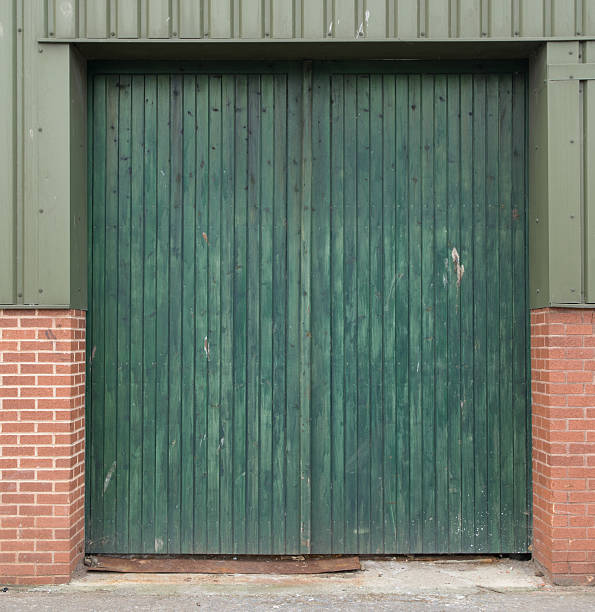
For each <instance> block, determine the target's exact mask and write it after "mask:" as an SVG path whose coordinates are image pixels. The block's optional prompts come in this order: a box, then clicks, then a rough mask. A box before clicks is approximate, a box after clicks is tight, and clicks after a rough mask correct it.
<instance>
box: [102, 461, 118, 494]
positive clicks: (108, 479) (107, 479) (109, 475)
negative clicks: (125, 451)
mask: <svg viewBox="0 0 595 612" xmlns="http://www.w3.org/2000/svg"><path fill="white" fill-rule="evenodd" d="M115 471H116V462H115V461H114V462H113V463H112V467H111V468H110V469H109V472H108V473H107V476H106V477H105V480H104V481H103V493H104V494H105V492H106V491H107V488H108V487H109V483H110V482H111V481H112V476H113V475H114V472H115Z"/></svg>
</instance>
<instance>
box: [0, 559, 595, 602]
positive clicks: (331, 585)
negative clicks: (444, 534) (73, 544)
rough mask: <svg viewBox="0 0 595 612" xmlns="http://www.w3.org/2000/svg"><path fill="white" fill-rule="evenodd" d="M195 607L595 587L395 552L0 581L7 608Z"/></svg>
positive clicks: (553, 594)
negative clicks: (246, 567) (314, 564)
mask: <svg viewBox="0 0 595 612" xmlns="http://www.w3.org/2000/svg"><path fill="white" fill-rule="evenodd" d="M0 581H1V578H0ZM199 609H202V610H214V611H219V610H226V611H227V610H238V611H239V610H242V611H244V610H250V611H251V612H252V611H256V610H292V611H293V610H333V611H338V610H413V611H416V610H506V611H508V610H523V611H525V612H527V611H529V610H539V611H542V610H544V611H545V610H560V611H564V612H571V611H574V610H580V611H581V612H585V611H587V610H594V611H595V588H592V587H591V588H589V587H586V588H578V587H576V588H570V587H566V588H564V587H553V586H550V585H548V584H547V583H546V582H545V581H544V579H543V577H541V576H539V575H536V570H535V566H534V565H533V564H532V563H531V562H526V561H525V562H523V561H513V560H511V559H491V561H490V560H485V559H484V560H476V561H463V560H434V561H416V560H413V561H411V560H410V561H407V560H404V559H395V560H386V561H385V560H382V561H377V560H374V561H363V562H362V571H360V572H353V573H342V574H325V575H316V576H262V575H260V576H258V575H256V576H247V575H220V576H215V575H197V574H193V575H190V574H108V573H98V572H88V573H86V574H83V575H81V576H80V577H78V578H77V579H76V580H74V581H73V582H72V583H71V584H69V585H64V586H56V587H35V588H26V587H8V590H7V591H5V592H4V591H3V590H2V589H0V610H2V611H6V612H8V611H13V610H15V611H16V610H18V611H19V612H21V611H27V610H36V611H37V610H39V611H45V610H51V611H54V610H57V611H59V612H70V611H75V610H76V611H77V612H81V611H82V610H84V611H85V612H86V611H87V610H89V611H91V610H97V611H109V612H119V611H120V610H176V611H178V610H194V611H196V610H199Z"/></svg>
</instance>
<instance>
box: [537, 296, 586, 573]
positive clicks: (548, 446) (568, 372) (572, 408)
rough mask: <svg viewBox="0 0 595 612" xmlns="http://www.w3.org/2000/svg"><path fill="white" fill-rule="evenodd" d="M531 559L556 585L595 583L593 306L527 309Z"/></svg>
mask: <svg viewBox="0 0 595 612" xmlns="http://www.w3.org/2000/svg"><path fill="white" fill-rule="evenodd" d="M531 376H532V395H533V528H534V544H533V556H534V559H535V561H537V563H539V564H540V565H541V566H542V568H543V569H544V570H545V572H546V574H547V575H548V576H549V577H550V578H551V579H552V580H553V581H554V582H556V583H557V584H591V583H595V310H591V309H590V310H579V309H566V308H545V309H542V310H534V311H533V312H532V313H531Z"/></svg>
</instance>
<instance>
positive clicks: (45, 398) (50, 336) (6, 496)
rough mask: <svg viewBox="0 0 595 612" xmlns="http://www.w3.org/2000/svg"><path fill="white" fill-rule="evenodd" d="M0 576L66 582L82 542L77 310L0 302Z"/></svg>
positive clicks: (81, 358) (81, 330)
mask: <svg viewBox="0 0 595 612" xmlns="http://www.w3.org/2000/svg"><path fill="white" fill-rule="evenodd" d="M0 379H1V384H0V584H2V583H4V584H55V583H61V582H68V581H69V580H70V578H71V576H72V573H73V571H74V570H75V569H76V567H77V566H78V565H80V564H81V562H82V559H83V550H84V549H83V546H84V486H85V483H84V455H85V313H84V312H83V311H80V310H48V309H43V310H42V309H40V310H9V309H7V310H0Z"/></svg>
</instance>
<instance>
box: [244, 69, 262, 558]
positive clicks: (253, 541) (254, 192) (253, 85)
mask: <svg viewBox="0 0 595 612" xmlns="http://www.w3.org/2000/svg"><path fill="white" fill-rule="evenodd" d="M260 96H261V84H260V77H258V76H256V75H250V76H249V77H248V242H247V244H248V262H247V266H248V268H247V269H248V298H247V309H248V314H247V330H248V338H247V355H248V357H247V359H248V363H247V385H248V396H247V406H246V422H247V444H248V446H247V455H246V540H247V550H246V552H248V553H249V554H256V553H258V552H259V550H258V538H259V531H258V527H259V514H260V508H259V489H260V471H259V468H258V460H259V446H260V438H259V433H260V427H259V425H260V423H259V416H260V414H259V413H260V384H259V376H260V333H261V331H260V290H259V279H260V213H261V211H260V187H261V181H260V174H261V157H260V155H261V125H260V122H261V113H260Z"/></svg>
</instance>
